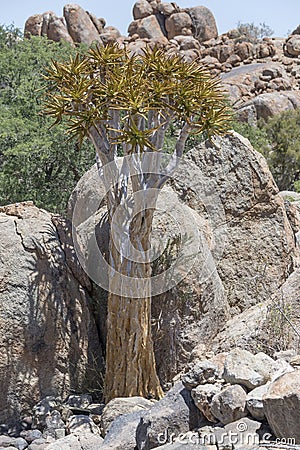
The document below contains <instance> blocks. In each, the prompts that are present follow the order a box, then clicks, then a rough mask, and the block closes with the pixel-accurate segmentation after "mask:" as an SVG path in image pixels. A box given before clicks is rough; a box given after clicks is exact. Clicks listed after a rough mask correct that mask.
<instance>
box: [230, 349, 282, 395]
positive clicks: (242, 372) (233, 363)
mask: <svg viewBox="0 0 300 450" xmlns="http://www.w3.org/2000/svg"><path fill="white" fill-rule="evenodd" d="M275 367H276V363H275V361H274V360H273V359H272V358H270V356H268V355H266V354H265V353H262V352H261V353H257V354H256V355H253V354H252V353H250V352H248V351H247V350H242V349H240V348H235V349H233V350H232V351H231V352H230V353H229V354H228V355H227V357H226V360H225V365H224V372H223V375H222V376H223V378H224V380H225V381H227V383H231V384H241V385H243V386H245V387H246V388H248V389H250V390H251V389H254V388H256V387H259V386H261V385H263V384H265V383H266V382H267V381H269V380H270V379H271V376H272V373H274V372H275V371H276V369H275Z"/></svg>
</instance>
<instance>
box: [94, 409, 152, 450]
mask: <svg viewBox="0 0 300 450" xmlns="http://www.w3.org/2000/svg"><path fill="white" fill-rule="evenodd" d="M144 414H145V411H144V410H140V411H135V412H133V413H129V414H123V415H121V416H119V417H117V418H116V419H115V420H114V421H113V422H112V424H111V426H110V429H109V431H108V433H107V434H106V436H105V438H104V441H103V444H102V447H101V450H132V449H135V448H136V429H137V427H138V425H139V423H140V420H141V417H143V415H144Z"/></svg>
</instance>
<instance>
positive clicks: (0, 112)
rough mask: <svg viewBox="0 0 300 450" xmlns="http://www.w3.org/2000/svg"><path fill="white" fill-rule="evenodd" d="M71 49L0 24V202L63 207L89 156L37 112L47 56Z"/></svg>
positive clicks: (58, 209)
mask: <svg viewBox="0 0 300 450" xmlns="http://www.w3.org/2000/svg"><path fill="white" fill-rule="evenodd" d="M70 53H74V49H73V48H72V47H71V46H70V45H68V44H66V43H55V42H52V41H49V40H47V39H45V38H37V37H32V38H31V39H30V40H23V39H22V38H21V34H20V32H19V31H18V30H16V29H14V28H13V27H10V28H4V27H0V117H1V127H0V166H1V170H0V204H7V203H13V202H19V201H24V200H33V201H34V202H35V204H36V205H37V206H39V207H44V208H47V209H50V210H52V211H55V212H63V211H64V209H65V206H66V202H67V199H68V197H69V194H70V192H71V190H72V189H73V187H74V185H75V183H76V181H78V180H79V178H80V176H81V175H82V174H83V173H84V172H85V170H86V169H87V168H88V167H90V165H91V164H92V162H93V159H94V157H93V154H94V152H93V151H92V152H91V148H90V147H89V146H88V145H87V144H85V146H84V147H83V148H82V149H81V151H80V152H79V151H78V144H76V143H74V142H73V143H71V142H67V140H66V137H65V129H64V127H63V126H60V127H57V128H56V129H55V130H54V129H51V130H49V128H50V125H51V120H49V119H48V118H46V117H43V116H42V115H41V114H40V111H41V104H42V97H43V90H42V87H43V84H44V81H43V79H42V76H41V74H42V73H43V70H44V67H45V65H47V64H50V61H51V59H52V58H55V59H59V60H63V59H66V58H67V57H69V55H70Z"/></svg>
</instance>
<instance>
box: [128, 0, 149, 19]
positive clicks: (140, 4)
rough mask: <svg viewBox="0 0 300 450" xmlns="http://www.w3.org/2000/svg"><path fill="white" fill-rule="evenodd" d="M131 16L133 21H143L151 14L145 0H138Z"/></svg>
mask: <svg viewBox="0 0 300 450" xmlns="http://www.w3.org/2000/svg"><path fill="white" fill-rule="evenodd" d="M132 14H133V18H134V20H139V19H144V17H148V16H151V15H152V14H153V8H152V6H151V5H150V3H149V2H147V0H138V1H137V2H136V3H135V4H134V5H133V11H132Z"/></svg>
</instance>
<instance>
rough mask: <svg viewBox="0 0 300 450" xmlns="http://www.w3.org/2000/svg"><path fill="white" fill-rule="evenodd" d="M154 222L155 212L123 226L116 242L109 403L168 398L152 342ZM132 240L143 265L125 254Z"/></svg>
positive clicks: (112, 244) (108, 362) (113, 245)
mask: <svg viewBox="0 0 300 450" xmlns="http://www.w3.org/2000/svg"><path fill="white" fill-rule="evenodd" d="M152 219H153V211H151V210H148V211H147V210H146V211H142V212H140V213H138V214H137V215H136V216H135V217H134V219H133V220H131V222H130V224H129V223H128V224H127V225H126V224H125V225H124V223H122V224H120V229H119V233H120V234H118V241H117V242H116V237H114V238H111V239H110V252H109V254H110V267H111V273H110V275H109V280H110V289H109V294H108V317H107V330H108V332H107V345H106V374H105V393H104V395H105V401H109V400H111V399H112V398H115V397H127V396H129V397H130V396H142V397H146V398H161V397H162V395H163V391H162V389H161V387H160V382H159V379H158V376H157V373H156V364H155V356H154V350H153V342H152V336H151V278H150V276H151V266H150V263H149V261H148V259H149V256H148V253H147V250H149V249H150V235H151V228H152ZM114 226H116V225H115V224H114ZM126 230H127V232H128V231H129V233H126ZM128 237H129V240H130V244H131V245H133V247H134V248H135V249H138V250H139V252H138V255H139V258H138V260H134V258H133V259H131V258H128V256H129V255H126V256H125V257H124V254H122V253H124V250H121V251H120V248H121V247H120V244H121V242H122V243H123V244H124V241H125V240H126V239H127V240H128ZM127 244H128V242H127ZM117 247H118V248H117ZM122 249H123V247H122ZM125 253H126V252H125ZM122 275H123V276H124V278H123V277H122ZM122 283H123V286H124V287H123V288H121V292H120V284H122ZM122 291H124V294H125V295H122ZM130 293H131V294H132V295H129V294H130ZM120 294H121V295H120Z"/></svg>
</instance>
